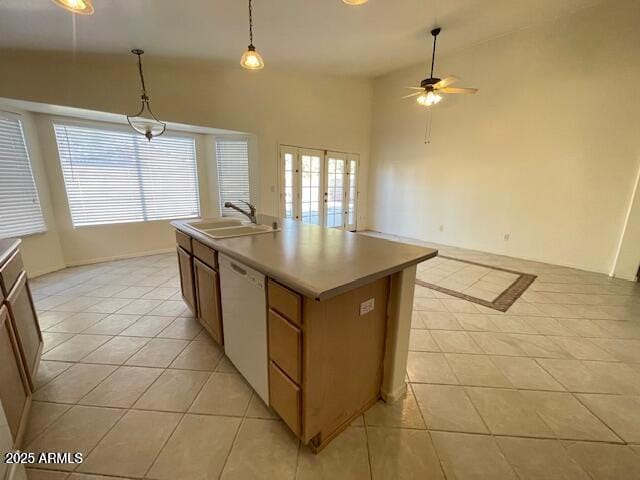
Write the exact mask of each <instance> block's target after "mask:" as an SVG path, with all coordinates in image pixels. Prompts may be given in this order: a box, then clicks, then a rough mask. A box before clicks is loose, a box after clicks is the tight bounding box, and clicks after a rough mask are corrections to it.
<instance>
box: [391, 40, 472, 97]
mask: <svg viewBox="0 0 640 480" xmlns="http://www.w3.org/2000/svg"><path fill="white" fill-rule="evenodd" d="M440 31H441V29H440V28H434V29H433V30H431V35H433V53H432V54H431V76H430V77H429V78H425V79H424V80H422V81H421V82H420V86H419V87H407V88H409V89H411V90H417V91H416V92H414V93H410V94H409V95H405V96H404V97H402V98H411V97H418V98H416V101H417V102H418V103H419V104H420V105H424V106H426V107H430V106H431V105H435V104H436V103H438V102H439V101H440V100H442V95H440V94H441V93H445V94H458V93H463V94H469V93H476V92H477V91H478V89H477V88H463V87H450V86H449V85H452V84H454V83H455V82H457V81H458V79H457V78H456V77H454V76H448V77H445V78H443V79H440V78H436V77H434V76H433V65H434V63H435V59H436V40H437V38H438V34H439V33H440Z"/></svg>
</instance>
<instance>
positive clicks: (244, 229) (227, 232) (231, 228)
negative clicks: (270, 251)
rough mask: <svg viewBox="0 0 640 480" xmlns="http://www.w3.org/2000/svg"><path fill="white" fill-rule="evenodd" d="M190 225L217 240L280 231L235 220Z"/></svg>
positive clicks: (198, 222) (205, 221)
mask: <svg viewBox="0 0 640 480" xmlns="http://www.w3.org/2000/svg"><path fill="white" fill-rule="evenodd" d="M188 225H189V226H190V227H191V228H193V229H195V230H197V231H199V232H200V233H203V234H204V235H207V236H209V237H211V238H215V239H222V238H232V237H243V236H245V235H258V234H261V233H269V232H276V231H278V230H277V229H276V230H274V229H273V228H272V227H270V226H267V225H260V224H258V225H256V224H254V223H250V222H244V221H242V220H235V219H213V220H202V221H197V222H189V223H188Z"/></svg>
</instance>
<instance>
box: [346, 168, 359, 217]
mask: <svg viewBox="0 0 640 480" xmlns="http://www.w3.org/2000/svg"><path fill="white" fill-rule="evenodd" d="M349 167H350V168H349V209H348V211H349V219H348V220H347V223H348V224H349V225H350V226H351V227H354V226H355V224H356V199H357V196H358V191H357V185H358V171H357V168H358V162H357V161H356V160H351V161H350V164H349Z"/></svg>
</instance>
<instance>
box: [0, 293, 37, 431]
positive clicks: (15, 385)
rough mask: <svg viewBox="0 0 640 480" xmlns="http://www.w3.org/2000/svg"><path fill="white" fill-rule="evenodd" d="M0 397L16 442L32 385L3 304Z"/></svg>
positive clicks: (24, 421)
mask: <svg viewBox="0 0 640 480" xmlns="http://www.w3.org/2000/svg"><path fill="white" fill-rule="evenodd" d="M0 400H1V401H2V406H3V407H4V412H5V415H6V417H7V422H8V424H9V429H10V430H11V434H12V435H13V439H14V442H15V443H19V440H20V438H19V437H20V436H21V433H22V431H23V430H24V426H25V423H26V417H27V412H28V410H29V405H30V402H31V397H30V387H29V383H28V380H27V377H26V373H25V370H24V367H23V365H22V357H21V353H20V348H19V346H18V342H17V339H16V336H15V334H14V332H13V327H12V325H11V321H10V320H9V312H8V310H7V308H6V307H5V306H3V305H0Z"/></svg>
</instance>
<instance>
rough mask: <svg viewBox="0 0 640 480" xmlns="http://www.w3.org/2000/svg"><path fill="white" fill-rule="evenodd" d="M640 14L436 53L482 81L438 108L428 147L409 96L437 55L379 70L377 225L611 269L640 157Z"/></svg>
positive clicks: (422, 116) (454, 70)
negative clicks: (475, 89)
mask: <svg viewBox="0 0 640 480" xmlns="http://www.w3.org/2000/svg"><path fill="white" fill-rule="evenodd" d="M638 19H640V2H637V1H632V0H620V1H615V2H614V1H611V2H608V3H606V4H604V5H602V4H601V5H599V6H597V7H594V8H588V9H585V10H582V11H580V12H578V13H576V14H574V15H572V16H570V17H564V18H561V19H558V20H556V21H554V22H552V23H548V24H545V25H542V26H538V27H536V28H531V29H526V30H522V31H519V32H516V33H514V34H510V35H508V36H503V37H500V38H496V39H493V40H491V41H488V42H486V43H483V44H480V45H476V46H474V47H472V48H469V49H466V50H464V51H460V52H458V53H456V54H453V55H449V56H448V57H446V58H442V59H438V60H439V61H438V62H437V63H436V71H437V73H439V74H441V75H440V76H441V77H442V76H444V75H448V74H454V75H456V76H458V77H459V78H461V79H462V81H461V82H460V86H474V87H478V88H479V89H480V91H479V93H478V94H477V95H475V96H464V97H463V96H458V97H455V98H454V97H453V96H451V97H449V98H447V99H445V100H444V101H443V102H441V103H440V104H439V105H438V106H437V107H435V108H434V109H433V124H432V125H433V126H432V143H431V144H430V145H425V144H424V142H423V138H424V130H425V121H426V111H425V109H423V108H421V107H419V106H418V105H417V104H416V103H415V102H414V101H412V100H401V99H400V97H401V96H403V95H405V94H406V93H407V90H405V88H404V87H406V86H413V85H416V84H418V83H419V81H420V80H421V79H422V78H424V77H425V76H428V75H425V71H426V63H427V59H426V58H425V62H424V64H421V65H418V66H415V67H412V68H408V69H404V70H402V71H398V72H394V73H391V74H389V75H385V76H383V77H381V78H378V79H376V81H375V84H374V113H373V131H372V163H371V174H370V185H369V190H370V192H371V195H370V196H369V203H368V211H369V212H370V214H369V217H370V226H371V227H372V228H373V229H375V230H380V231H383V232H389V233H395V234H399V235H405V236H410V237H415V238H420V239H424V240H429V241H434V242H440V243H444V244H449V245H458V246H462V247H467V248H474V249H479V250H484V251H489V252H496V253H502V254H507V255H512V256H516V257H523V258H529V259H535V260H541V261H546V262H551V263H555V264H561V265H568V266H574V267H578V268H583V269H587V270H593V271H598V272H606V273H609V271H610V270H611V268H612V264H613V262H614V259H615V256H616V252H617V248H618V244H619V239H620V235H621V233H622V228H623V224H624V220H625V216H626V213H627V209H628V205H629V202H630V200H631V195H632V191H633V187H634V182H635V175H636V172H637V169H638V166H639V164H640V163H639V162H640V128H639V127H640V114H639V112H640V95H638V93H637V92H638V85H640V62H638V58H640V49H639V45H640V28H638ZM439 41H440V42H446V28H445V29H444V30H443V34H442V36H441V38H440V39H439ZM441 225H442V226H443V231H440V226H441ZM506 233H509V234H510V236H511V238H510V240H509V241H505V240H504V239H503V236H504V234H506ZM639 255H640V251H637V252H636V260H637V257H638V256H639ZM636 268H637V264H636Z"/></svg>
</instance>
